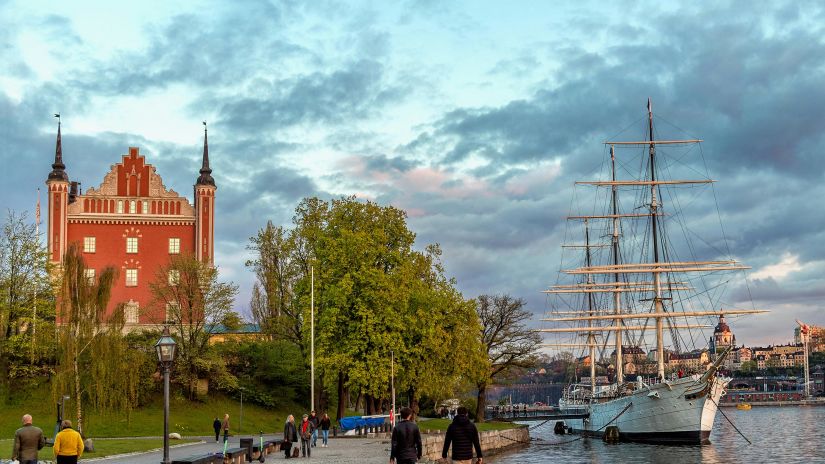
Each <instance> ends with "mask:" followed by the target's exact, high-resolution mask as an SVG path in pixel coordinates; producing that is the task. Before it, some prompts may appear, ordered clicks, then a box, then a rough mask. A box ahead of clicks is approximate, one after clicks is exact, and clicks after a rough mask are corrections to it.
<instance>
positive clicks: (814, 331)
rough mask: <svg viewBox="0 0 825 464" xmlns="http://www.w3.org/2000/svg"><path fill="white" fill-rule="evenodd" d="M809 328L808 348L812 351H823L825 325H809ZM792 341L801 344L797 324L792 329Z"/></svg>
mask: <svg viewBox="0 0 825 464" xmlns="http://www.w3.org/2000/svg"><path fill="white" fill-rule="evenodd" d="M808 329H809V330H810V335H809V336H810V344H809V346H810V350H811V351H812V352H814V351H825V327H821V326H816V325H811V326H808ZM793 341H794V343H795V344H797V345H801V344H802V336H801V335H800V332H799V326H797V327H795V328H794V329H793Z"/></svg>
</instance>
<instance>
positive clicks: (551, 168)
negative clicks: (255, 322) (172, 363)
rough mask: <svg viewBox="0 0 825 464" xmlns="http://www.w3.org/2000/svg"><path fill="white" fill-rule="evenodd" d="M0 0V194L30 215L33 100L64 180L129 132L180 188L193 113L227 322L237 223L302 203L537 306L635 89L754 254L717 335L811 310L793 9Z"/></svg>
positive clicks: (238, 260) (106, 155)
mask: <svg viewBox="0 0 825 464" xmlns="http://www.w3.org/2000/svg"><path fill="white" fill-rule="evenodd" d="M0 5H2V7H0V18H1V19H2V22H3V24H5V25H6V26H7V27H6V30H5V31H4V32H2V33H0V43H2V44H3V47H2V48H0V56H2V58H3V61H4V62H5V63H7V66H5V67H4V69H3V70H0V115H2V116H3V117H2V120H3V122H4V127H3V129H2V130H0V134H2V138H3V140H2V143H1V144H0V162H2V163H3V166H5V167H6V169H7V172H8V177H9V180H8V181H7V186H6V188H5V189H4V195H3V197H2V198H3V199H2V201H0V207H2V208H3V210H4V211H5V210H9V209H11V210H15V211H18V212H23V211H27V212H28V214H29V217H30V218H33V217H34V208H35V201H36V195H37V188H40V189H41V190H43V192H45V184H44V182H45V179H46V176H47V174H48V172H49V170H50V164H51V162H52V160H53V156H54V139H55V135H56V130H57V124H56V120H54V119H53V118H52V117H51V115H52V114H53V113H61V114H62V116H63V129H62V130H63V134H62V135H63V156H64V161H65V163H66V171H67V173H68V174H69V176H70V178H71V180H75V181H80V182H82V183H83V189H84V190H85V189H86V188H88V187H97V186H98V185H99V184H100V183H101V182H102V180H103V176H104V174H105V173H106V172H107V171H108V170H109V167H110V165H112V164H115V163H117V162H119V161H120V159H121V156H122V155H124V154H125V153H126V152H127V150H128V147H130V146H136V147H139V148H140V150H141V153H142V154H145V155H146V157H147V161H148V162H149V163H151V164H153V165H155V166H156V167H157V170H158V174H160V175H161V176H162V177H163V178H164V180H165V183H166V186H167V187H168V188H171V189H174V190H176V191H178V192H181V194H182V195H184V196H186V197H187V198H189V200H190V201H191V200H192V197H191V191H190V190H189V189H190V187H191V185H192V183H193V179H194V177H195V173H196V171H197V168H198V167H199V157H200V155H201V149H202V137H203V133H202V125H201V121H202V120H207V121H208V122H209V142H210V157H211V162H212V167H213V170H214V172H213V176H214V178H215V182H216V184H217V186H218V190H217V196H216V218H217V221H216V224H215V228H216V230H215V262H216V264H217V265H218V266H219V268H220V270H221V274H222V278H223V279H226V280H232V281H234V282H236V283H238V284H240V286H241V294H240V296H239V297H238V300H237V301H236V307H235V309H236V310H237V311H239V312H240V313H242V314H245V315H248V307H249V295H250V291H251V286H252V281H253V278H254V276H253V274H252V273H251V272H249V271H248V270H247V269H245V267H244V261H245V260H246V259H247V257H248V252H247V251H246V249H245V247H246V245H247V243H248V238H249V237H251V236H253V235H254V234H255V233H256V231H257V230H258V229H259V228H261V227H263V226H264V225H265V223H266V220H267V219H271V220H272V221H273V222H274V223H275V224H278V225H289V221H290V218H291V216H292V212H293V209H294V207H295V206H296V205H297V203H298V202H299V201H300V199H301V198H303V197H306V196H316V195H317V196H319V197H321V198H324V199H329V198H332V197H337V196H341V195H357V196H358V197H359V198H365V199H370V200H374V201H377V202H379V203H381V204H391V205H393V206H397V207H399V208H402V209H404V210H406V211H407V212H408V213H409V227H410V229H411V230H412V231H413V232H415V233H416V234H417V241H416V246H417V248H423V247H424V246H425V245H426V244H428V243H433V242H438V243H440V244H441V246H442V248H443V250H444V263H445V266H446V271H447V274H448V275H449V276H452V277H455V278H456V279H457V283H458V288H459V290H461V291H462V292H463V294H464V295H465V296H466V297H475V296H477V295H479V294H482V293H509V294H511V295H513V296H516V297H522V298H525V299H526V300H527V302H528V308H529V309H530V310H531V311H532V312H534V314H536V317H535V319H536V320H537V319H538V318H540V317H541V316H542V314H543V312H544V310H545V309H547V308H546V306H547V305H546V302H545V298H544V296H543V295H542V294H541V291H542V290H545V289H546V288H547V287H548V286H549V285H551V284H552V283H553V281H554V279H555V274H556V270H557V266H558V263H559V253H560V249H559V245H561V243H562V241H563V236H564V216H565V215H566V214H568V212H569V211H568V208H569V205H570V199H571V192H572V185H573V181H574V180H581V179H583V178H587V177H588V176H590V175H592V170H593V162H594V160H598V159H599V154H600V152H599V150H600V147H601V146H600V143H601V142H602V141H603V140H606V139H608V138H609V137H611V136H613V135H614V134H616V133H619V132H620V131H622V130H624V129H626V128H627V127H629V126H633V125H634V124H637V123H638V120H639V119H640V118H641V117H642V116H643V115H644V111H645V109H644V105H645V103H646V101H647V98H648V97H650V98H652V100H653V105H654V112H655V113H656V115H657V117H661V118H663V121H665V122H667V123H669V124H671V125H672V126H673V127H678V128H681V130H682V131H684V133H687V134H691V135H695V136H698V137H700V138H702V139H704V140H705V142H704V143H703V145H702V150H703V153H704V155H703V157H704V162H705V163H707V168H708V171H709V172H710V174H711V176H712V177H713V178H714V179H717V180H718V181H719V182H718V184H717V185H716V186H715V187H714V188H715V189H716V190H715V197H713V196H711V197H710V199H705V200H702V201H705V202H704V203H698V204H696V205H694V207H695V208H706V209H714V208H716V207H717V206H718V209H719V211H720V213H721V216H722V222H723V225H724V227H725V232H726V234H727V239H728V246H729V247H730V249H731V254H732V255H733V256H735V257H736V258H737V259H739V260H741V261H742V262H743V263H745V264H747V265H750V266H752V267H753V269H752V270H751V271H750V273H749V277H750V282H749V285H748V287H747V288H746V289H738V290H737V289H734V291H732V292H731V295H730V297H729V299H730V301H729V303H730V304H731V306H735V305H737V304H739V305H741V304H744V303H743V301H744V296H746V295H747V294H749V295H750V296H751V297H752V298H753V301H754V306H755V307H757V308H760V309H763V308H764V309H769V310H771V311H772V312H771V313H770V314H767V315H760V316H752V317H747V318H732V319H731V320H730V321H729V322H730V323H731V325H732V326H733V327H734V331H735V332H736V334H737V337H738V338H739V339H740V340H749V341H748V342H746V344H748V345H749V346H757V345H768V344H777V343H785V342H786V340H792V336H790V335H786V334H792V331H793V328H794V327H795V326H796V322H795V321H794V319H800V320H802V321H804V322H806V323H809V324H814V325H825V311H822V305H821V301H822V299H823V297H825V281H824V280H823V279H822V278H821V275H822V274H823V270H825V256H824V255H825V253H823V251H822V247H821V245H820V243H821V240H822V236H823V232H822V231H823V230H825V214H823V212H822V208H821V207H820V206H819V205H818V204H817V203H816V201H815V199H817V198H820V197H822V196H824V195H825V183H823V182H822V178H823V172H825V170H824V169H823V168H825V159H823V157H822V156H821V155H820V154H819V151H820V147H822V146H825V143H823V142H825V140H823V139H825V131H823V130H822V129H823V121H822V119H821V108H822V107H823V106H825V88H823V87H822V85H821V82H822V77H823V74H825V69H823V68H822V67H821V65H820V64H819V63H820V62H821V60H822V58H823V57H825V43H823V41H822V39H821V37H823V34H822V29H823V26H822V24H825V22H823V21H822V19H823V16H825V12H823V9H822V8H821V7H820V6H818V5H814V4H802V3H796V2H776V3H771V4H767V5H758V6H752V5H751V4H748V3H743V2H730V3H719V4H715V5H712V6H709V5H688V6H677V5H662V4H659V3H655V2H654V3H648V4H639V3H628V4H624V5H621V4H617V5H612V6H607V7H605V6H603V5H602V4H600V3H596V2H577V3H576V4H575V5H567V6H555V5H549V4H544V3H542V2H525V3H519V4H515V5H506V6H505V5H503V4H498V3H496V2H459V3H451V4H446V3H442V2H437V1H423V2H406V3H401V4H397V5H384V4H376V3H371V2H320V3H312V4H300V3H297V4H293V3H290V2H283V3H274V4H271V3H268V2H245V3H244V4H243V6H242V7H239V6H237V5H235V4H222V3H220V2H215V3H206V4H204V5H201V6H199V8H198V9H191V8H187V7H186V6H183V5H172V4H168V3H164V2H147V3H145V4H141V5H119V6H116V7H115V6H112V5H100V4H97V3H94V2H80V3H72V4H57V5H55V4H50V3H47V2H13V1H12V2H2V3H0ZM637 125H638V124H637ZM714 199H715V201H717V202H718V205H716V204H714V203H713V202H714ZM702 231H703V230H700V232H702ZM714 238H715V237H714ZM535 324H536V325H537V326H538V322H535Z"/></svg>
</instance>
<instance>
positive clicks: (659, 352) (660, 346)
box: [647, 98, 665, 380]
mask: <svg viewBox="0 0 825 464" xmlns="http://www.w3.org/2000/svg"><path fill="white" fill-rule="evenodd" d="M647 124H648V131H649V133H650V134H649V140H650V142H651V143H650V145H649V151H650V181H651V183H650V216H651V217H650V224H651V236H650V240H651V241H652V242H653V265H654V266H655V265H657V264H659V236H658V235H657V231H656V229H657V223H658V221H657V220H656V213H657V210H658V209H659V204H658V202H657V199H656V190H657V186H656V144H655V143H653V108H652V107H651V105H650V99H649V98H648V99H647ZM661 274H662V273H661V272H654V273H653V292H654V293H653V304H654V307H655V311H656V314H662V313H664V307H663V305H662V279H661ZM656 362H657V364H658V366H659V379H660V380H664V378H665V344H664V321H663V320H662V317H661V316H659V317H657V318H656Z"/></svg>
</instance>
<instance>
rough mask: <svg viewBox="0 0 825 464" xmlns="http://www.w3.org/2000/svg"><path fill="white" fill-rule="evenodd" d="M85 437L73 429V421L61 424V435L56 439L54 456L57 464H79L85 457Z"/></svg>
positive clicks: (65, 421)
mask: <svg viewBox="0 0 825 464" xmlns="http://www.w3.org/2000/svg"><path fill="white" fill-rule="evenodd" d="M83 449H84V447H83V437H81V436H80V434H79V433H77V432H76V431H75V430H74V429H73V428H72V421H70V420H64V421H63V422H61V423H60V433H58V434H57V436H56V437H54V456H55V457H56V458H57V464H77V460H78V459H80V456H81V455H83Z"/></svg>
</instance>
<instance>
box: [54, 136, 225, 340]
mask: <svg viewBox="0 0 825 464" xmlns="http://www.w3.org/2000/svg"><path fill="white" fill-rule="evenodd" d="M182 168H183V169H185V166H183V167H182ZM193 171H194V169H193ZM193 174H194V172H193ZM211 174H212V169H211V168H210V167H209V152H208V145H207V139H206V131H205V130H204V139H203V163H202V166H201V169H200V176H199V177H197V179H196V181H195V184H194V188H193V190H194V192H193V193H194V204H192V203H190V202H189V200H188V199H187V198H185V197H182V196H181V195H179V194H178V193H177V192H175V191H174V190H171V189H167V188H166V186H165V185H164V184H163V180H162V179H161V177H160V175H158V173H157V172H156V170H155V167H154V166H152V165H151V164H148V163H147V162H146V159H145V158H144V157H143V156H142V155H140V153H139V150H138V148H136V147H129V150H128V153H127V154H126V155H124V156H123V157H122V158H121V160H120V162H119V163H117V164H112V165H111V168H110V171H109V172H108V173H107V174H106V175H105V177H104V178H103V182H102V183H101V184H100V186H99V187H98V188H89V189H88V190H86V193H85V194H84V193H83V192H81V190H80V183H79V182H76V181H70V180H69V176H68V174H67V173H66V165H65V164H64V163H63V147H62V141H61V134H60V125H59V123H58V128H57V144H56V148H55V156H54V163H53V164H52V171H51V173H49V175H48V179H47V180H46V186H47V188H48V216H47V218H48V219H47V227H48V232H47V235H46V236H47V242H48V252H49V259H50V261H51V262H52V263H54V264H56V265H57V266H58V269H59V266H60V264H61V263H62V261H63V257H64V255H65V253H66V251H67V249H68V247H69V244H71V243H76V244H77V246H79V247H80V250H81V252H82V256H83V258H84V260H85V262H86V267H87V269H86V275H87V277H88V278H89V279H94V278H95V277H96V274H99V272H100V271H101V270H102V269H103V268H105V267H107V266H113V267H114V268H115V269H116V270H117V271H118V276H117V279H116V280H115V283H114V286H113V288H112V292H111V298H110V303H109V307H108V308H107V310H106V311H107V315H108V314H111V312H112V311H113V310H114V308H115V307H116V306H117V305H118V304H121V303H123V304H125V305H126V312H125V316H126V323H127V327H135V326H138V325H154V324H158V323H162V322H163V321H165V320H167V319H168V318H167V317H166V316H167V313H166V312H164V311H167V312H168V310H169V309H170V308H169V307H167V308H165V309H164V308H157V309H156V310H155V311H154V312H152V311H147V310H146V309H147V307H148V305H149V303H150V302H151V300H152V293H151V290H150V288H149V283H150V282H152V281H153V280H155V279H156V277H157V276H156V274H157V271H158V269H160V268H161V267H162V266H165V265H167V264H168V263H169V260H170V258H171V257H173V256H175V255H180V254H186V253H188V254H192V255H194V256H196V257H197V258H198V259H200V260H202V261H204V262H206V263H209V264H213V260H214V256H215V254H214V247H213V244H214V230H215V214H214V213H215V190H216V189H217V187H216V186H215V181H214V179H213V178H212V175H211ZM172 278H173V276H171V275H170V276H169V279H170V281H171V279H172ZM58 311H59V309H58ZM59 314H60V313H59V312H58V318H59V317H60V315H59Z"/></svg>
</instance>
